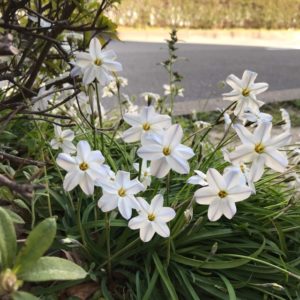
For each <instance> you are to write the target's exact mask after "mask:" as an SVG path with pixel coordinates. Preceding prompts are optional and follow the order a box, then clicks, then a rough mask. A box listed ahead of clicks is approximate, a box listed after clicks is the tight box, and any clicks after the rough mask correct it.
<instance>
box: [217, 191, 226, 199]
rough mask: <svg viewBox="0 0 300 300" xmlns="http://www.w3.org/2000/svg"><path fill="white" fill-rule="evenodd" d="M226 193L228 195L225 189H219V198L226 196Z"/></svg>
mask: <svg viewBox="0 0 300 300" xmlns="http://www.w3.org/2000/svg"><path fill="white" fill-rule="evenodd" d="M227 195H228V193H227V192H226V191H220V192H219V193H218V196H219V197H220V198H222V199H223V198H225V197H227Z"/></svg>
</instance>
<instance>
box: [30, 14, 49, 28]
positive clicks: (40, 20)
mask: <svg viewBox="0 0 300 300" xmlns="http://www.w3.org/2000/svg"><path fill="white" fill-rule="evenodd" d="M28 19H30V20H31V21H32V22H34V23H38V26H40V27H43V28H50V27H51V26H52V24H51V23H50V22H49V21H46V20H45V19H44V18H41V17H37V16H32V15H28Z"/></svg>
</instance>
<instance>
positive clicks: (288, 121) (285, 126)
mask: <svg viewBox="0 0 300 300" xmlns="http://www.w3.org/2000/svg"><path fill="white" fill-rule="evenodd" d="M280 112H281V117H282V120H283V121H284V124H283V125H281V128H282V129H283V130H290V129H291V118H290V114H289V113H288V112H287V110H285V109H284V108H280Z"/></svg>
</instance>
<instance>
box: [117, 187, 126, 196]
mask: <svg viewBox="0 0 300 300" xmlns="http://www.w3.org/2000/svg"><path fill="white" fill-rule="evenodd" d="M118 194H119V196H120V197H124V196H125V195H126V191H125V190H124V189H123V188H120V189H119V190H118Z"/></svg>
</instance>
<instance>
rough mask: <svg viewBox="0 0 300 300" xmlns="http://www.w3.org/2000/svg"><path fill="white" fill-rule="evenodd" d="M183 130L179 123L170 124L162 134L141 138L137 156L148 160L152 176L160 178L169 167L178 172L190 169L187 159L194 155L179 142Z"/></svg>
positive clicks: (182, 172) (165, 173) (167, 171)
mask: <svg viewBox="0 0 300 300" xmlns="http://www.w3.org/2000/svg"><path fill="white" fill-rule="evenodd" d="M182 137H183V131H182V128H181V126H180V125H178V124H176V125H172V126H171V127H170V128H168V129H167V130H166V131H164V132H163V133H162V134H152V135H147V136H145V137H144V138H143V139H142V147H141V148H139V149H138V151H137V154H138V156H139V157H141V158H143V159H146V160H150V161H151V164H150V170H151V174H152V176H156V177H158V178H162V177H164V176H166V175H167V174H168V173H169V171H170V169H173V170H174V171H175V172H177V173H179V174H187V173H189V171H190V166H189V164H188V162H187V160H188V159H190V158H191V157H193V156H194V151H193V150H192V149H191V148H189V147H187V146H185V145H182V144H180V141H181V139H182Z"/></svg>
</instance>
